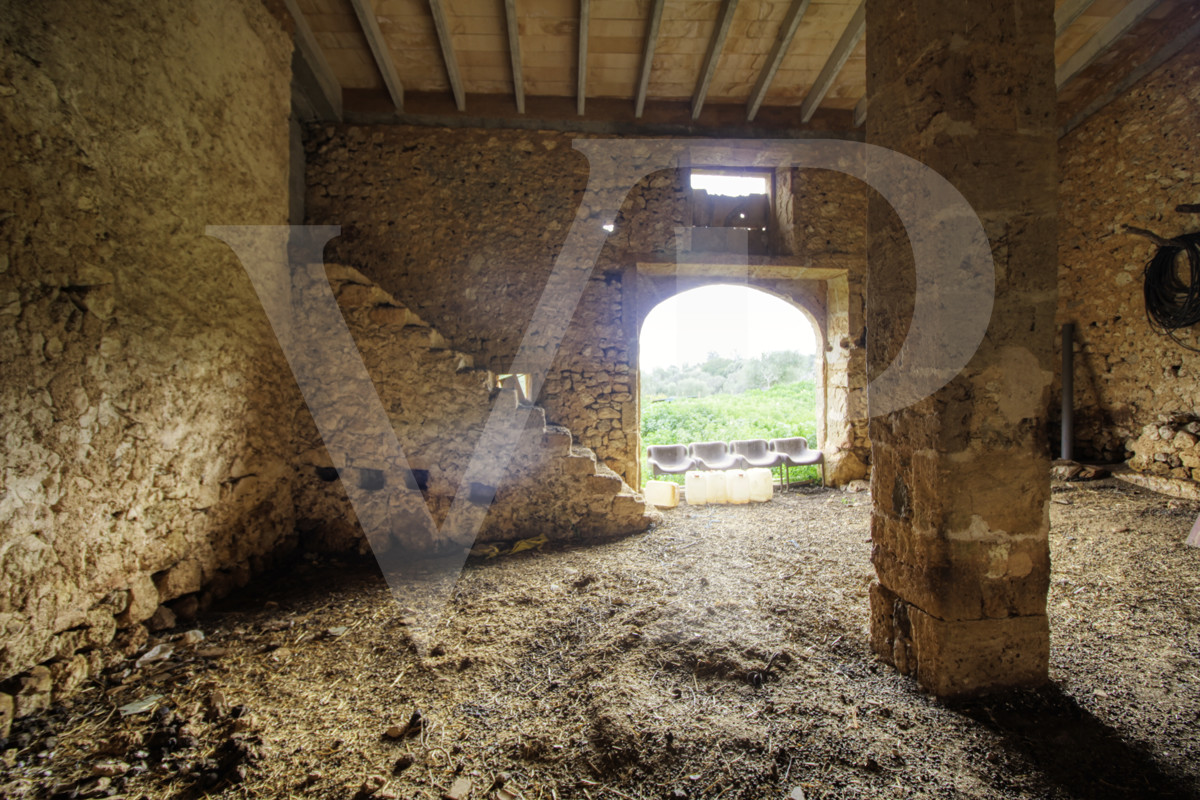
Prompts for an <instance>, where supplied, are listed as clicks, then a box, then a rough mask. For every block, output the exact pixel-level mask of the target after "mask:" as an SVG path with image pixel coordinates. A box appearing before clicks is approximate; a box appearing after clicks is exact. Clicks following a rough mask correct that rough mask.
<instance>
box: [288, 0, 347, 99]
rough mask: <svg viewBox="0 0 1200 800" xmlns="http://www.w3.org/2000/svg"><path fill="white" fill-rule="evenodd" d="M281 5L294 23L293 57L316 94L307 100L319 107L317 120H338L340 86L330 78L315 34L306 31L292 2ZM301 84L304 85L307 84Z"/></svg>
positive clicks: (302, 19)
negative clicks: (305, 70) (301, 65)
mask: <svg viewBox="0 0 1200 800" xmlns="http://www.w3.org/2000/svg"><path fill="white" fill-rule="evenodd" d="M284 2H285V3H286V4H287V9H288V12H290V13H291V15H292V19H293V20H294V21H295V22H296V53H297V54H298V55H299V57H300V59H301V61H303V63H304V66H305V67H307V69H308V71H309V72H310V73H311V76H312V80H311V83H312V84H313V87H314V88H315V90H316V91H315V94H316V97H313V98H311V100H312V101H313V102H314V104H317V105H319V106H321V107H318V108H317V112H318V114H319V115H320V116H322V117H328V118H330V119H336V120H341V118H342V86H341V84H340V83H339V82H338V79H337V76H335V75H334V74H333V67H331V66H329V61H328V60H327V59H326V58H325V53H324V52H323V51H322V50H321V45H320V44H319V43H318V42H317V37H316V34H314V33H313V30H312V28H311V27H309V24H308V20H306V19H305V18H304V13H303V12H302V11H301V10H300V6H299V4H298V3H297V2H296V0H284ZM305 82H306V83H308V81H305ZM306 88H307V87H306ZM322 101H323V102H322Z"/></svg>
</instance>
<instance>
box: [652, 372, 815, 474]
mask: <svg viewBox="0 0 1200 800" xmlns="http://www.w3.org/2000/svg"><path fill="white" fill-rule="evenodd" d="M810 358H811V357H810ZM644 386H645V384H644V383H643V387H644ZM815 391H816V381H814V380H812V379H811V378H809V379H807V380H802V381H794V382H791V383H775V384H773V385H772V386H771V387H770V388H769V389H750V390H748V391H746V392H743V393H741V394H710V395H708V396H705V397H687V398H680V397H675V398H663V397H659V398H654V397H648V396H647V395H646V393H645V392H643V395H642V485H643V486H644V485H645V482H646V481H648V480H651V479H652V478H653V477H654V476H653V475H652V474H651V472H650V465H649V464H648V463H647V462H646V448H647V447H649V446H650V445H655V444H684V445H686V444H690V443H691V442H716V441H723V442H728V441H731V440H734V439H767V440H770V439H780V438H784V437H788V436H804V437H805V438H807V439H808V441H809V444H810V445H811V446H813V447H815V446H816V445H817V441H816V431H817V420H816V399H815ZM780 469H782V468H776V469H775V470H774V473H775V475H776V476H777V477H778V475H779V470H780ZM790 474H791V478H792V481H793V482H796V481H805V480H818V479H819V478H820V475H821V473H820V470H819V468H817V467H792V468H791V470H790ZM658 479H659V480H669V481H674V482H675V483H679V484H682V483H683V482H684V476H683V475H662V476H659V478H658Z"/></svg>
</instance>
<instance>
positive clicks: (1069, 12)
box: [1054, 0, 1096, 38]
mask: <svg viewBox="0 0 1200 800" xmlns="http://www.w3.org/2000/svg"><path fill="white" fill-rule="evenodd" d="M1094 2H1096V0H1067V2H1065V3H1063V4H1062V5H1061V6H1059V7H1058V8H1057V9H1055V11H1054V36H1055V38H1058V37H1059V36H1062V35H1063V31H1065V30H1066V29H1067V28H1069V27H1071V24H1072V23H1073V22H1075V20H1077V19H1079V17H1080V16H1081V15H1082V14H1083V12H1085V11H1087V10H1088V8H1089V7H1091V5H1092V3H1094Z"/></svg>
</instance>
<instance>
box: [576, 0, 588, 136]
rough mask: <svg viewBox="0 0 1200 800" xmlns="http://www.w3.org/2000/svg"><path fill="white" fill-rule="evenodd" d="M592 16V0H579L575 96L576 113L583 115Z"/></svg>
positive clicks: (585, 100) (585, 99)
mask: <svg viewBox="0 0 1200 800" xmlns="http://www.w3.org/2000/svg"><path fill="white" fill-rule="evenodd" d="M590 16H591V3H590V0H579V82H578V92H577V94H576V97H575V113H577V114H578V115H579V116H581V117H582V116H583V107H584V104H585V103H586V102H587V50H588V17H590Z"/></svg>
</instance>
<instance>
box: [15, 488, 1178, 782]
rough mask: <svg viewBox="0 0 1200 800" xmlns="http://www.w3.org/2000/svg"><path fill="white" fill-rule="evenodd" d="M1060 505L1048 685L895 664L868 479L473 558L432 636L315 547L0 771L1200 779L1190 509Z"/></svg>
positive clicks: (67, 777) (1124, 502)
mask: <svg viewBox="0 0 1200 800" xmlns="http://www.w3.org/2000/svg"><path fill="white" fill-rule="evenodd" d="M1053 499H1054V503H1053V504H1052V509H1051V511H1052V520H1053V533H1052V535H1051V547H1052V554H1053V562H1054V571H1053V577H1052V585H1051V588H1050V600H1049V611H1050V625H1051V631H1052V637H1053V639H1052V644H1051V677H1052V679H1053V682H1052V683H1051V685H1049V686H1047V687H1046V688H1044V689H1041V690H1038V691H1030V692H1020V693H1016V694H1012V695H1008V696H1005V697H1003V698H993V699H989V700H977V701H973V702H970V703H955V704H947V703H943V702H939V701H937V700H934V699H932V698H930V697H928V696H926V695H924V694H922V693H920V692H919V691H918V690H917V689H916V687H915V685H914V683H913V682H912V681H911V680H910V679H908V678H904V677H901V676H898V675H897V674H895V672H894V671H892V670H891V669H889V668H887V667H885V666H883V665H881V664H878V663H876V661H875V660H874V658H873V657H872V655H871V654H870V652H869V650H868V646H867V633H868V629H867V626H868V617H867V587H868V585H869V583H870V581H871V579H872V576H873V570H872V568H871V566H870V563H869V560H868V559H869V553H870V544H869V539H868V524H869V514H870V501H869V498H868V496H867V495H866V494H841V493H838V492H835V491H828V490H818V489H812V490H797V491H794V492H793V493H791V494H789V495H785V496H778V495H777V496H776V499H775V500H774V501H772V502H770V503H766V504H762V505H756V506H750V507H746V506H720V507H698V508H690V507H687V506H683V507H680V508H678V509H675V510H673V511H670V512H668V513H667V515H666V522H665V523H664V524H663V525H662V526H660V527H659V528H657V529H655V530H653V531H651V532H649V533H647V534H644V535H640V536H636V537H633V538H630V539H627V540H624V541H621V542H617V543H614V544H608V545H603V546H596V547H589V548H572V549H555V548H547V549H546V551H545V552H538V551H531V552H526V553H520V554H517V555H512V556H507V557H500V558H497V559H494V560H475V559H472V561H471V562H469V564H468V567H467V569H466V571H465V572H464V574H463V575H462V578H461V580H460V581H459V583H458V586H457V589H456V591H455V593H454V596H453V603H452V609H451V613H449V614H447V616H446V617H445V619H444V620H443V623H442V625H441V626H440V627H439V628H438V630H437V632H436V635H435V639H434V642H433V647H432V648H431V649H430V650H429V651H428V652H427V653H426V654H425V655H424V656H422V655H419V654H418V652H417V649H416V648H414V647H413V645H412V639H411V637H410V636H409V634H408V630H409V625H410V624H411V623H412V619H411V617H408V616H406V612H405V610H404V609H403V608H401V607H399V606H398V604H397V603H396V602H394V601H393V600H392V599H391V597H390V596H389V594H388V590H387V587H386V586H385V584H384V582H383V580H382V578H381V577H380V576H379V573H378V570H377V568H376V567H375V565H374V562H373V561H371V560H366V561H363V562H359V563H345V562H339V561H320V562H318V561H314V560H311V559H309V560H307V561H305V562H302V563H301V564H299V565H298V566H297V568H296V569H295V570H293V571H291V572H290V573H289V574H287V575H286V576H282V577H280V578H279V579H277V580H276V581H274V582H273V583H269V584H264V585H261V586H260V587H258V588H257V589H256V591H255V592H254V593H253V594H247V595H243V596H241V597H239V598H237V599H236V600H235V601H234V603H233V604H231V605H228V606H226V607H224V608H220V609H216V610H214V611H212V612H209V613H207V614H204V615H201V617H200V618H199V619H197V620H196V621H194V622H191V623H186V624H183V625H181V626H180V627H179V628H177V629H175V630H174V631H168V632H162V633H160V634H159V635H158V636H157V637H154V638H151V639H150V640H149V641H146V642H145V643H143V644H141V645H140V646H137V647H134V646H133V645H132V644H131V645H130V649H131V650H132V651H133V655H132V657H131V658H130V659H129V660H127V661H125V662H124V663H122V664H119V665H117V666H116V667H115V668H114V669H113V670H111V671H110V672H109V673H108V674H106V675H105V676H104V678H103V679H102V680H101V681H99V682H94V683H93V684H91V685H89V686H88V688H87V689H86V690H84V691H83V692H81V693H79V694H76V695H75V696H74V697H73V698H72V699H70V700H68V701H66V702H65V703H64V704H62V705H59V706H57V707H56V708H55V709H53V710H52V711H51V712H48V713H46V714H44V715H41V716H38V717H34V718H30V719H25V720H21V721H19V722H18V723H17V724H16V725H15V727H14V730H13V734H12V736H11V737H10V740H9V742H8V745H7V747H8V749H7V750H6V751H5V752H4V761H3V766H0V794H5V793H6V794H7V795H8V796H12V797H56V798H59V797H61V798H75V797H104V796H121V797H128V798H136V797H196V796H203V795H204V794H206V793H210V794H212V795H213V796H219V797H229V798H234V797H237V798H242V797H245V798H275V797H295V798H306V797H317V798H354V797H358V798H365V797H368V796H373V797H376V798H389V797H390V798H395V797H403V798H410V797H412V798H417V797H420V798H442V797H452V798H462V799H463V800H465V798H468V797H470V798H501V799H503V800H508V799H510V798H526V799H527V800H537V799H539V798H588V799H589V800H598V798H613V797H615V798H730V799H731V800H732V798H865V797H889V798H890V797H920V798H933V797H944V798H960V797H975V798H1016V797H1024V798H1044V797H1050V798H1094V797H1113V798H1123V799H1132V798H1137V799H1139V800H1140V799H1141V798H1162V797H1200V760H1198V757H1200V549H1194V548H1188V547H1186V546H1185V545H1184V544H1183V540H1184V537H1185V536H1186V533H1187V531H1188V530H1189V529H1190V527H1191V525H1192V522H1193V521H1194V520H1195V518H1196V515H1197V513H1198V511H1200V507H1198V506H1197V504H1194V503H1185V502H1182V501H1176V500H1169V499H1168V498H1166V497H1163V496H1160V495H1155V494H1152V493H1149V492H1146V491H1143V490H1140V489H1136V488H1134V487H1132V486H1128V485H1126V484H1123V483H1120V482H1118V481H1115V480H1112V479H1109V480H1105V481H1098V482H1091V483H1086V484H1083V483H1076V484H1061V483H1060V484H1056V486H1055V493H1054V496H1053ZM189 629H198V630H200V631H203V634H204V639H203V640H202V641H198V642H193V643H190V644H189V643H186V640H185V639H184V638H183V635H184V631H186V630H189ZM189 638H190V639H196V638H197V634H191V635H190V637H189ZM163 643H167V644H170V645H171V648H170V649H171V652H170V653H169V654H167V655H166V657H165V658H162V659H161V660H152V659H151V658H147V655H150V656H154V655H156V653H155V651H153V650H151V649H150V648H152V647H153V646H155V645H159V644H163ZM166 649H167V648H162V649H160V650H159V651H157V655H163V654H164V651H165V650H166ZM139 658H140V659H141V665H140V666H138V661H137V659H139ZM138 701H146V702H142V703H141V705H140V706H138V705H133V706H132V708H131V707H130V704H136V703H137V702H138ZM122 707H124V711H121V710H119V709H121V708H122Z"/></svg>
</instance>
